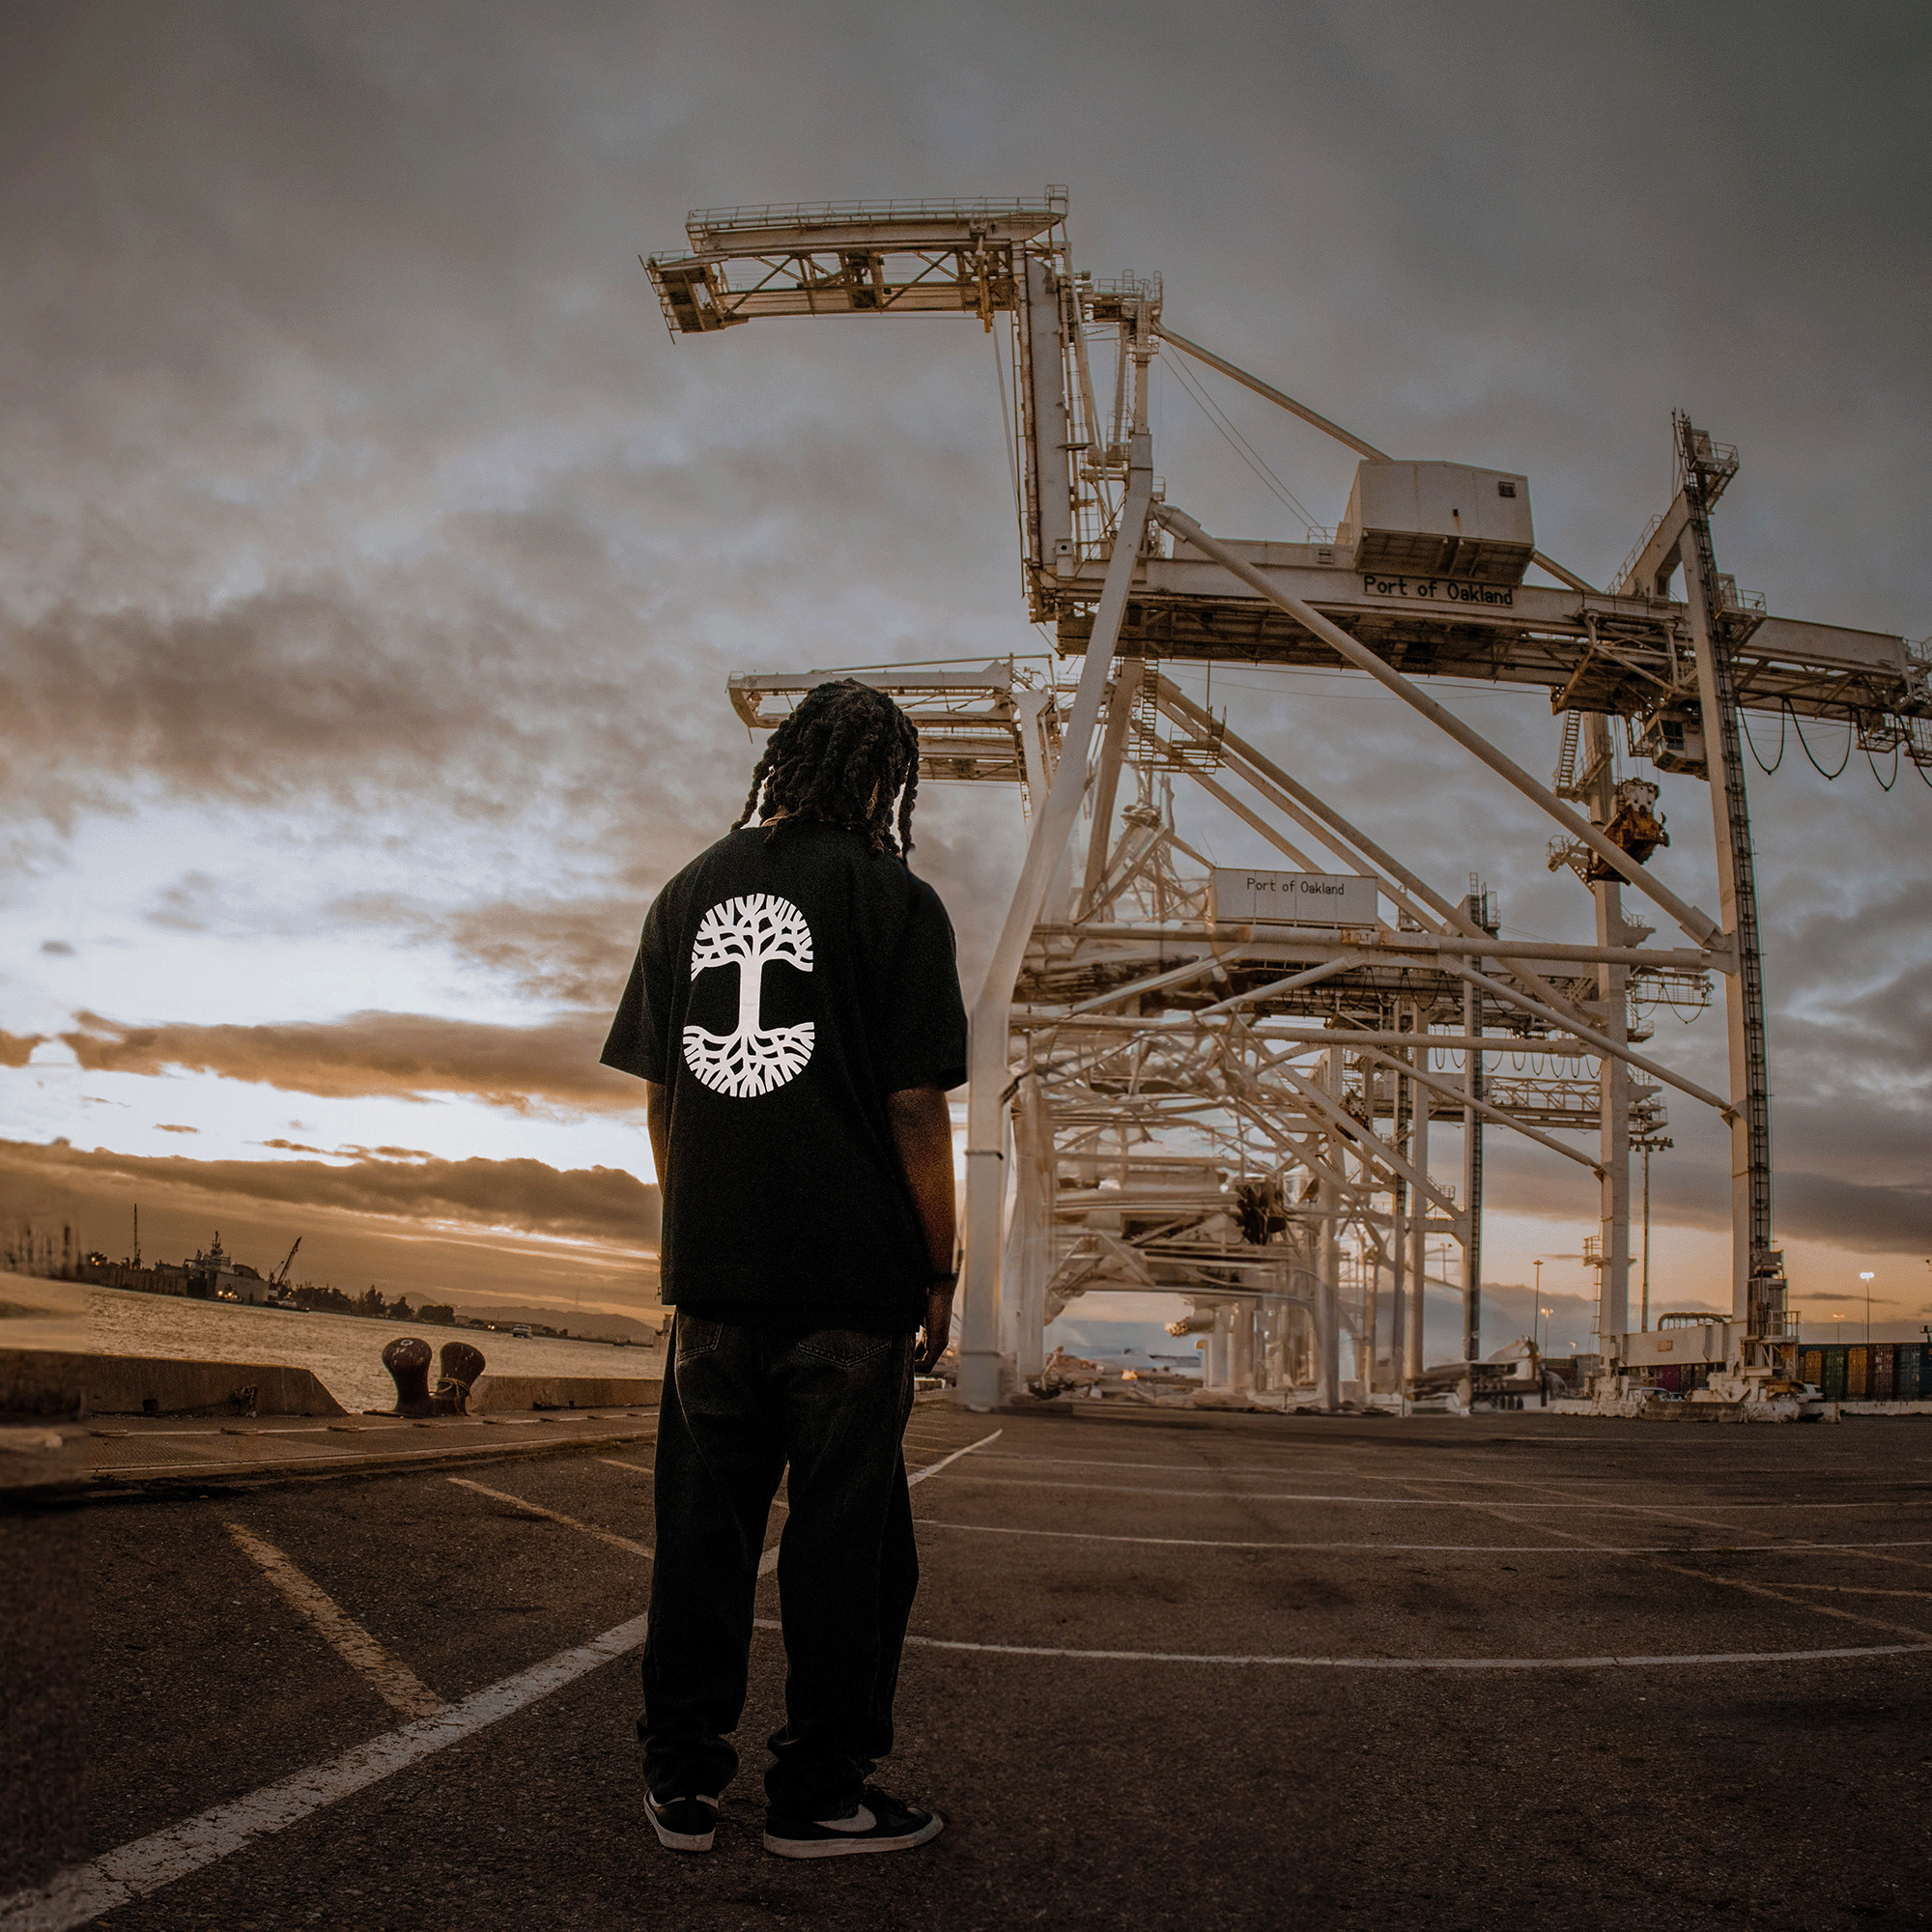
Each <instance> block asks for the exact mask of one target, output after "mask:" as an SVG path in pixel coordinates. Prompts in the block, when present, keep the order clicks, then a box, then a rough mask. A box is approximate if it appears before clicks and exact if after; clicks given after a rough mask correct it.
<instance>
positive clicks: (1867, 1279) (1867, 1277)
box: [1859, 1268, 1872, 1348]
mask: <svg viewBox="0 0 1932 1932" xmlns="http://www.w3.org/2000/svg"><path fill="white" fill-rule="evenodd" d="M1859 1279H1860V1280H1861V1282H1863V1283H1864V1285H1865V1346H1866V1348H1870V1347H1871V1285H1872V1278H1871V1270H1870V1269H1869V1268H1867V1269H1865V1270H1864V1271H1863V1272H1862V1273H1861V1274H1860V1276H1859Z"/></svg>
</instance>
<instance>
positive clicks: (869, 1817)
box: [765, 1784, 946, 1859]
mask: <svg viewBox="0 0 1932 1932" xmlns="http://www.w3.org/2000/svg"><path fill="white" fill-rule="evenodd" d="M945 1829H946V1820H945V1819H944V1818H942V1817H940V1816H939V1814H938V1813H937V1812H935V1811H922V1810H920V1809H919V1808H918V1806H917V1805H913V1804H900V1803H899V1801H898V1800H897V1799H896V1798H893V1797H891V1796H889V1795H888V1794H887V1793H885V1792H883V1791H881V1790H880V1789H879V1787H878V1786H877V1785H876V1784H868V1785H867V1786H866V1789H865V1793H864V1796H863V1797H861V1799H860V1801H859V1808H858V1809H857V1810H856V1811H854V1812H853V1813H852V1815H851V1816H850V1817H849V1818H818V1819H809V1818H782V1817H781V1816H780V1815H779V1814H778V1813H777V1812H776V1811H767V1812H766V1813H765V1850H766V1851H768V1852H776V1853H777V1854H778V1855H779V1857H780V1858H781V1859H842V1858H845V1857H848V1856H849V1855H850V1854H852V1853H854V1852H909V1851H911V1850H912V1848H913V1847H914V1846H915V1845H923V1844H924V1843H925V1842H926V1841H927V1840H928V1839H931V1838H936V1837H938V1835H939V1834H940V1833H941V1832H943V1831H944V1830H945Z"/></svg>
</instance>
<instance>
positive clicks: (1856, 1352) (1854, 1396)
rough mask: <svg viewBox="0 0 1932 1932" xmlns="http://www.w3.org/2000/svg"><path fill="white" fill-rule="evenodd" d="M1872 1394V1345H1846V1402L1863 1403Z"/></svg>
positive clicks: (1851, 1343) (1849, 1343)
mask: <svg viewBox="0 0 1932 1932" xmlns="http://www.w3.org/2000/svg"><path fill="white" fill-rule="evenodd" d="M1870 1393H1871V1344H1870V1343H1869V1342H1847V1343H1846V1344H1845V1400H1846V1401H1847V1402H1863V1401H1864V1400H1865V1399H1866V1397H1867V1396H1868V1395H1870Z"/></svg>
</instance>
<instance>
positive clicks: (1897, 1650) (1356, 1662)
mask: <svg viewBox="0 0 1932 1932" xmlns="http://www.w3.org/2000/svg"><path fill="white" fill-rule="evenodd" d="M752 1623H753V1629H755V1630H762V1631H775V1630H777V1629H778V1628H779V1625H778V1623H777V1622H776V1620H775V1619H773V1618H771V1617H754V1618H753V1620H752ZM915 1646H917V1647H918V1648H919V1649H921V1650H962V1651H973V1652H977V1653H983V1654H985V1655H988V1656H993V1657H1064V1658H1066V1659H1069V1660H1071V1661H1073V1662H1083V1663H1229V1664H1236V1665H1239V1666H1242V1667H1244V1668H1254V1667H1256V1666H1270V1667H1275V1668H1284V1669H1296V1668H1299V1669H1306V1670H1641V1669H1647V1668H1650V1667H1652V1666H1674V1665H1683V1664H1722V1663H1820V1662H1828V1661H1831V1660H1834V1659H1839V1658H1861V1657H1923V1656H1926V1655H1927V1654H1932V1643H1881V1644H1874V1645H1872V1646H1870V1647H1869V1648H1861V1649H1857V1650H1728V1651H1726V1650H1718V1651H1699V1652H1691V1653H1688V1654H1686V1655H1684V1656H1681V1657H1263V1656H1258V1655H1250V1654H1246V1653H1230V1652H1220V1651H1186V1650H1066V1649H1060V1648H1057V1647H1054V1646H1051V1645H1047V1644H1033V1643H965V1642H961V1641H959V1640H958V1639H956V1638H952V1637H943V1636H908V1637H907V1638H906V1647H907V1648H908V1649H911V1648H913V1647H915ZM0 1932H12V1928H11V1927H9V1926H7V1925H6V1922H5V1921H4V1920H0Z"/></svg>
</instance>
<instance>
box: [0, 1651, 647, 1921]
mask: <svg viewBox="0 0 1932 1932" xmlns="http://www.w3.org/2000/svg"><path fill="white" fill-rule="evenodd" d="M643 1640H644V1619H643V1618H642V1617H633V1618H632V1619H631V1620H630V1621H629V1622H628V1623H622V1624H619V1625H618V1626H617V1627H616V1629H615V1630H611V1631H606V1632H605V1633H604V1634H603V1635H602V1636H599V1637H592V1638H591V1640H590V1641H589V1642H588V1643H584V1644H579V1645H578V1646H577V1648H576V1649H574V1650H563V1651H559V1652H558V1653H557V1654H556V1655H555V1656H554V1657H552V1658H547V1659H545V1661H544V1662H541V1663H536V1664H532V1665H531V1666H530V1668H529V1669H527V1670H520V1671H519V1672H518V1673H517V1674H516V1675H515V1676H514V1677H505V1678H504V1679H503V1680H502V1681H501V1682H500V1683H497V1684H491V1685H486V1686H485V1687H484V1689H482V1690H477V1691H474V1692H472V1693H471V1694H470V1695H469V1696H468V1697H466V1698H464V1699H463V1701H462V1702H461V1703H459V1704H452V1705H449V1706H447V1707H446V1708H445V1709H443V1710H442V1711H440V1713H439V1714H438V1715H437V1716H435V1717H431V1718H420V1719H417V1720H416V1721H415V1722H414V1723H412V1724H408V1725H405V1726H404V1727H403V1729H401V1730H399V1731H389V1732H387V1733H385V1734H384V1736H382V1737H379V1738H374V1739H372V1740H371V1741H370V1742H369V1743H368V1744H366V1745H357V1746H356V1747H355V1748H354V1749H353V1750H347V1751H344V1752H343V1753H342V1755H341V1756H340V1757H334V1758H330V1759H328V1760H327V1762H326V1763H324V1764H318V1765H311V1766H309V1767H308V1768H307V1769H306V1770H303V1771H298V1772H296V1773H294V1774H293V1775H292V1776H288V1777H284V1778H280V1779H277V1781H276V1782H275V1783H273V1784H265V1785H263V1786H262V1787H261V1789H260V1790H258V1791H251V1792H250V1793H249V1794H248V1795H247V1796H246V1797H245V1798H238V1799H236V1800H234V1802H233V1803H231V1804H217V1805H215V1806H214V1807H213V1809H212V1810H208V1811H203V1812H202V1813H200V1814H199V1815H198V1816H196V1817H193V1818H188V1819H185V1820H184V1821H183V1822H182V1823H181V1824H179V1825H169V1826H166V1827H164V1828H163V1829H162V1830H161V1831H158V1832H155V1833H150V1834H149V1835H148V1836H147V1837H145V1838H136V1839H135V1840H134V1841H133V1842H132V1843H131V1844H127V1845H123V1846H121V1847H120V1848H119V1849H118V1850H116V1851H112V1852H105V1853H103V1854H102V1855H101V1856H100V1857H99V1858H98V1859H89V1860H88V1861H86V1862H85V1863H84V1864H78V1865H71V1866H70V1867H69V1868H68V1869H67V1870H66V1871H63V1872H61V1873H59V1874H57V1875H56V1876H55V1877H54V1878H53V1879H52V1880H50V1881H49V1882H48V1883H47V1884H46V1885H44V1886H39V1887H35V1888H33V1889H29V1890H26V1891H19V1892H15V1893H14V1895H13V1896H12V1897H11V1898H5V1899H0V1932H69V1928H71V1927H72V1926H75V1925H85V1924H86V1923H87V1922H88V1920H89V1919H92V1918H99V1917H100V1915H101V1914H102V1913H103V1912H111V1911H113V1910H114V1908H115V1907H116V1906H118V1905H128V1904H130V1903H131V1902H132V1901H133V1900H135V1899H137V1898H145V1897H147V1896H148V1895H149V1894H150V1893H151V1892H156V1891H159V1890H160V1889H161V1888H162V1887H163V1886H168V1885H172V1884H173V1883H174V1882H175V1880H176V1879H180V1878H186V1877H187V1876H188V1875H189V1874H190V1873H191V1872H197V1871H200V1870H201V1869H202V1868H203V1867H204V1866H205V1865H212V1864H213V1863H215V1862H216V1861H218V1860H221V1859H225V1858H227V1857H228V1856H229V1855H230V1854H231V1853H233V1852H239V1851H240V1850H241V1848H242V1847H243V1846H244V1845H248V1844H252V1843H253V1842H254V1841H255V1840H256V1839H258V1838H265V1837H267V1836H269V1835H270V1833H275V1832H281V1831H286V1830H287V1829H288V1827H289V1826H291V1825H297V1824H299V1823H300V1822H301V1821H302V1820H303V1819H304V1818H307V1817H310V1816H312V1815H313V1814H314V1813H315V1812H317V1811H320V1810H322V1809H324V1808H325V1807H326V1806H327V1805H330V1804H336V1803H338V1802H339V1801H340V1800H342V1799H344V1798H349V1797H353V1796H354V1795H355V1793H356V1792H358V1791H362V1790H366V1789H367V1788H368V1786H370V1785H372V1784H378V1783H380V1782H381V1781H382V1780H383V1779H384V1778H385V1777H391V1776H394V1775H395V1774H396V1773H397V1772H399V1771H404V1770H407V1769H408V1767H409V1766H411V1765H412V1764H416V1763H419V1762H420V1761H421V1760H422V1759H424V1758H426V1757H429V1756H432V1755H433V1754H434V1753H436V1752H437V1751H440V1750H443V1749H446V1748H447V1747H449V1746H450V1745H454V1744H461V1743H462V1742H463V1740H464V1739H465V1738H468V1737H473V1736H474V1735H475V1733H476V1732H478V1731H480V1730H484V1729H486V1728H487V1727H488V1726H490V1725H491V1724H494V1723H497V1722H498V1721H499V1720H500V1719H504V1718H507V1717H510V1716H512V1715H513V1714H514V1713H516V1712H518V1711H521V1710H523V1709H524V1707H525V1706H526V1705H528V1704H533V1703H535V1702H536V1701H537V1700H538V1699H539V1698H542V1697H548V1696H549V1695H550V1694H551V1692H552V1691H554V1690H561V1689H562V1688H563V1687H564V1686H565V1685H566V1684H570V1683H573V1682H575V1680H576V1679H578V1678H580V1677H582V1676H583V1675H585V1674H586V1673H587V1672H589V1671H592V1670H595V1669H597V1668H599V1667H600V1666H601V1665H603V1664H606V1663H609V1662H611V1660H612V1659H614V1658H618V1657H622V1656H623V1655H624V1654H625V1653H626V1652H627V1651H632V1650H635V1649H637V1647H638V1646H639V1644H640V1643H642V1642H643Z"/></svg>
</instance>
